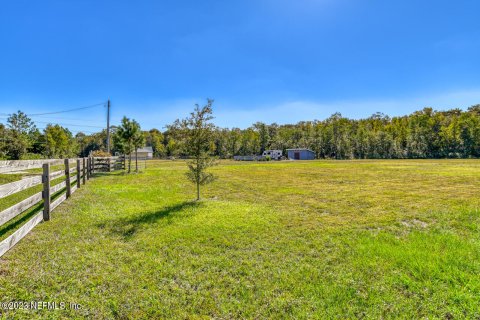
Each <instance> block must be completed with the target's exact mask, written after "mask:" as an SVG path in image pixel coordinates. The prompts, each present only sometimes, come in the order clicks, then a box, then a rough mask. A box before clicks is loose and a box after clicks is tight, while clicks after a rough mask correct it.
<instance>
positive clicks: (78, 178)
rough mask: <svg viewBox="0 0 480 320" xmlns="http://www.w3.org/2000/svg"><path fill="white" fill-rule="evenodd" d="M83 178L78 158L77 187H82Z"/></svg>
mask: <svg viewBox="0 0 480 320" xmlns="http://www.w3.org/2000/svg"><path fill="white" fill-rule="evenodd" d="M81 178H82V175H81V171H80V159H77V188H79V189H80V179H81Z"/></svg>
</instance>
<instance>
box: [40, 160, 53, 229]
mask: <svg viewBox="0 0 480 320" xmlns="http://www.w3.org/2000/svg"><path fill="white" fill-rule="evenodd" d="M42 182H43V192H42V197H43V220H44V221H48V220H50V200H51V199H50V164H49V163H44V164H43V175H42Z"/></svg>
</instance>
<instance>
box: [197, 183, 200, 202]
mask: <svg viewBox="0 0 480 320" xmlns="http://www.w3.org/2000/svg"><path fill="white" fill-rule="evenodd" d="M199 200H200V183H199V182H198V181H197V201H199Z"/></svg>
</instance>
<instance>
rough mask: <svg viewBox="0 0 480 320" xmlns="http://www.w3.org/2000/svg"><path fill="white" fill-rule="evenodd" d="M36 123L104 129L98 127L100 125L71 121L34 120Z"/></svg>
mask: <svg viewBox="0 0 480 320" xmlns="http://www.w3.org/2000/svg"><path fill="white" fill-rule="evenodd" d="M35 122H36V123H44V124H58V125H61V126H72V127H86V128H100V129H105V127H100V126H90V125H84V124H72V123H52V122H49V121H35Z"/></svg>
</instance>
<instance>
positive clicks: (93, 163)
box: [90, 157, 95, 175]
mask: <svg viewBox="0 0 480 320" xmlns="http://www.w3.org/2000/svg"><path fill="white" fill-rule="evenodd" d="M90 164H91V166H92V172H91V173H90V175H93V173H94V172H95V158H94V157H92V161H90Z"/></svg>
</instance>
